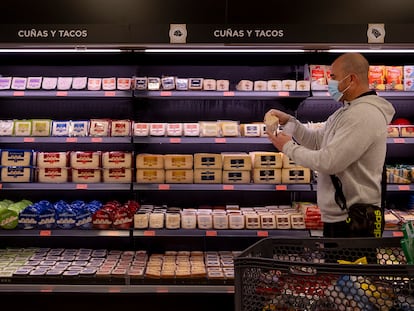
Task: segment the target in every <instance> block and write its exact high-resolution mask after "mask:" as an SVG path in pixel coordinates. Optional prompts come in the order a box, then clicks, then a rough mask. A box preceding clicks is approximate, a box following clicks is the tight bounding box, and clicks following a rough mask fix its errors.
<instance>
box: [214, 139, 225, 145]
mask: <svg viewBox="0 0 414 311" xmlns="http://www.w3.org/2000/svg"><path fill="white" fill-rule="evenodd" d="M214 142H215V143H216V144H225V143H226V139H225V138H216V139H215V140H214Z"/></svg>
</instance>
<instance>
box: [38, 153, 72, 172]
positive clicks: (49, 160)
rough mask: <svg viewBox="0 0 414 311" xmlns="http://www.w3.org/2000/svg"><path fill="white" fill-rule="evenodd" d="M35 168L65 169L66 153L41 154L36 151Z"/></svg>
mask: <svg viewBox="0 0 414 311" xmlns="http://www.w3.org/2000/svg"><path fill="white" fill-rule="evenodd" d="M36 155H37V156H36V161H37V166H38V167H41V168H45V167H50V168H52V167H66V166H67V164H68V153H67V152H66V151H61V152H43V151H38V152H37V153H36Z"/></svg>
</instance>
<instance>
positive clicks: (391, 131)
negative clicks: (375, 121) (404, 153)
mask: <svg viewBox="0 0 414 311" xmlns="http://www.w3.org/2000/svg"><path fill="white" fill-rule="evenodd" d="M387 131H388V137H399V136H400V127H399V126H396V125H388V127H387Z"/></svg>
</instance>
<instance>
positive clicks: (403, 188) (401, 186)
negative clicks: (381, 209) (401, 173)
mask: <svg viewBox="0 0 414 311" xmlns="http://www.w3.org/2000/svg"><path fill="white" fill-rule="evenodd" d="M398 190H399V191H409V190H410V185H398Z"/></svg>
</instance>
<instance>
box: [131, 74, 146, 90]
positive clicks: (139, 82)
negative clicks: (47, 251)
mask: <svg viewBox="0 0 414 311" xmlns="http://www.w3.org/2000/svg"><path fill="white" fill-rule="evenodd" d="M147 88H148V79H147V77H136V78H135V83H134V89H135V90H138V91H144V90H146V89H147Z"/></svg>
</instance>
